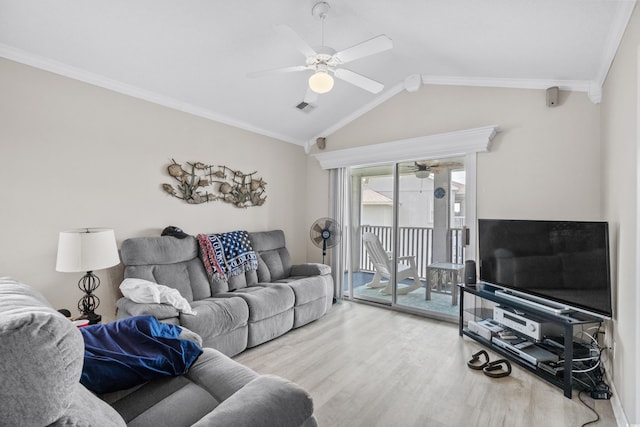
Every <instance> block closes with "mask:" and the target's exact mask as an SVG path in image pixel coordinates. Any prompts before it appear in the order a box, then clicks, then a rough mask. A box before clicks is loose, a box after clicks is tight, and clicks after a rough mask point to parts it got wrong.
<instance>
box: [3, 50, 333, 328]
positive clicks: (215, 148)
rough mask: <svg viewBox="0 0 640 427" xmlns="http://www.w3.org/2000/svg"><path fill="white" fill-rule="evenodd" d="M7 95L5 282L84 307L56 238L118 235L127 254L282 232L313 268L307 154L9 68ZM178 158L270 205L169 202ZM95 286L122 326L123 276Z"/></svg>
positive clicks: (113, 272)
mask: <svg viewBox="0 0 640 427" xmlns="http://www.w3.org/2000/svg"><path fill="white" fill-rule="evenodd" d="M0 94H2V95H1V96H0V158H1V159H2V167H0V182H1V183H2V184H0V200H1V208H0V212H1V213H0V217H1V218H2V234H1V237H0V276H3V275H7V276H11V277H14V278H16V279H18V280H20V281H23V282H26V283H29V284H31V285H33V286H35V287H36V288H38V289H40V290H41V291H42V292H43V293H44V295H45V296H46V297H47V298H48V299H49V300H50V301H51V303H52V304H53V305H54V306H55V307H57V308H61V307H67V308H73V307H75V304H77V301H78V299H79V298H80V296H81V292H80V291H79V290H78V289H77V288H76V283H77V281H78V279H79V278H80V276H81V274H75V273H58V272H56V271H55V259H56V249H57V240H58V232H59V231H61V230H66V229H70V228H77V227H85V226H89V227H92V226H102V227H111V228H114V229H115V232H116V237H117V239H118V244H120V243H121V242H122V240H123V239H125V238H128V237H133V236H143V235H144V236H153V235H159V233H160V231H161V230H162V228H164V227H165V226H166V225H177V226H180V227H182V228H183V229H184V230H185V231H187V232H189V233H194V234H195V233H198V232H222V231H231V230H235V229H246V230H250V231H254V230H268V229H276V228H281V229H283V230H284V231H285V234H286V237H287V243H288V246H289V249H290V250H291V254H292V257H293V259H294V261H305V260H306V250H307V241H308V240H309V237H308V229H309V225H310V223H309V221H308V218H307V212H306V203H305V199H306V194H307V191H306V187H307V180H306V176H307V171H306V169H307V157H306V155H305V153H304V149H303V148H302V147H299V146H295V145H292V144H288V143H284V142H279V141H276V140H273V139H270V138H267V137H263V136H259V135H256V134H253V133H250V132H245V131H242V130H239V129H236V128H233V127H229V126H226V125H222V124H219V123H215V122H212V121H209V120H205V119H201V118H198V117H194V116H191V115H189V114H184V113H181V112H178V111H174V110H171V109H167V108H164V107H160V106H157V105H154V104H150V103H148V102H144V101H140V100H137V99H134V98H131V97H128V96H124V95H120V94H117V93H115V92H111V91H108V90H103V89H100V88H97V87H94V86H91V85H87V84H84V83H81V82H78V81H73V80H70V79H67V78H64V77H60V76H57V75H54V74H51V73H48V72H44V71H41V70H37V69H34V68H30V67H27V66H24V65H20V64H17V63H14V62H10V61H7V60H0ZM172 158H173V159H175V160H176V161H177V162H186V161H201V162H204V163H210V164H215V165H222V164H224V165H227V166H230V167H232V168H234V169H239V170H241V171H244V172H252V171H258V172H259V174H258V175H259V176H261V177H262V178H264V180H265V181H266V182H267V192H266V194H267V201H266V203H265V205H264V206H261V207H252V208H247V209H238V208H235V207H232V206H230V205H226V204H223V203H222V202H216V203H208V204H203V205H188V204H186V203H184V202H182V201H180V200H178V199H175V198H172V197H170V196H168V195H167V194H166V193H164V192H163V191H162V189H161V188H160V185H161V184H162V183H164V182H168V183H171V182H172V181H171V179H170V177H169V176H168V175H167V173H166V167H167V165H168V164H169V162H170V160H171V159H172ZM322 203H323V204H325V206H326V198H325V199H323V200H322ZM325 209H326V208H325ZM97 274H98V275H99V277H100V278H101V279H102V285H101V287H100V288H99V289H98V291H97V295H98V296H99V297H100V298H101V300H102V303H101V306H100V308H99V309H98V310H97V311H98V313H101V314H103V315H104V316H107V317H109V316H111V317H113V313H114V310H115V299H116V294H115V288H116V287H117V285H118V284H119V282H120V280H121V277H120V274H121V271H120V268H113V269H110V270H108V271H99V272H97Z"/></svg>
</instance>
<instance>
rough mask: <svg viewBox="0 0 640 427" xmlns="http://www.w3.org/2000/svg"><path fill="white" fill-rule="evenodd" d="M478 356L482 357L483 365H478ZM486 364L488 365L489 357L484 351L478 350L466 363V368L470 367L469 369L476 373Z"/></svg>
mask: <svg viewBox="0 0 640 427" xmlns="http://www.w3.org/2000/svg"><path fill="white" fill-rule="evenodd" d="M480 356H484V363H480V364H478V361H479V360H480ZM488 364H489V355H488V354H487V352H486V351H484V350H480V351H479V352H477V353H475V354H474V355H472V356H471V360H469V361H468V362H467V366H468V367H470V368H471V369H475V370H476V371H481V370H483V369H484V368H485V367H486V366H487V365H488Z"/></svg>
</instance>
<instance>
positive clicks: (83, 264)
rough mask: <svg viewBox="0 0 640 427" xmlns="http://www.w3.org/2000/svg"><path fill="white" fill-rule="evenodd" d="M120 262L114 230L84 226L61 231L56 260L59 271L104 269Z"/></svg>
mask: <svg viewBox="0 0 640 427" xmlns="http://www.w3.org/2000/svg"><path fill="white" fill-rule="evenodd" d="M119 263H120V257H119V256H118V246H117V245H116V236H115V233H114V232H113V230H111V229H108V228H82V229H78V230H69V231H62V232H60V235H59V237H58V259H57V261H56V270H57V271H62V272H79V271H94V270H102V269H104V268H109V267H113V266H114V265H118V264H119Z"/></svg>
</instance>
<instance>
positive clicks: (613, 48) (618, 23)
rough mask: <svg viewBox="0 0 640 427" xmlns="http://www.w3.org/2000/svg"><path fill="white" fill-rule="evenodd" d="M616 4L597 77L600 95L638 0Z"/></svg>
mask: <svg viewBox="0 0 640 427" xmlns="http://www.w3.org/2000/svg"><path fill="white" fill-rule="evenodd" d="M616 4H617V6H618V9H617V10H616V16H615V18H614V21H613V25H612V26H611V31H610V32H609V37H608V38H607V40H606V41H605V47H604V52H603V54H602V58H601V61H600V70H599V71H598V75H597V77H596V84H597V85H598V86H599V88H600V95H602V86H604V82H605V80H606V79H607V74H609V69H610V68H611V65H612V64H613V59H614V58H615V56H616V52H617V51H618V48H619V47H620V43H621V42H622V37H623V36H624V32H625V30H626V29H627V26H628V25H629V20H630V19H631V15H632V14H633V8H634V7H635V6H636V0H623V1H618V2H617V3H616ZM598 102H600V101H598Z"/></svg>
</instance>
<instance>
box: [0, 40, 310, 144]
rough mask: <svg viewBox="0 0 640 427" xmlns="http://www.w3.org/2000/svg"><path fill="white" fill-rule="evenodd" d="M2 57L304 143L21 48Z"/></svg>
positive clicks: (2, 51)
mask: <svg viewBox="0 0 640 427" xmlns="http://www.w3.org/2000/svg"><path fill="white" fill-rule="evenodd" d="M0 57H2V58H6V59H9V60H11V61H15V62H19V63H21V64H25V65H29V66H31V67H35V68H39V69H42V70H45V71H49V72H51V73H54V74H58V75H61V76H64V77H68V78H71V79H74V80H79V81H82V82H85V83H88V84H91V85H93V86H98V87H101V88H103V89H108V90H112V91H114V92H118V93H120V94H123V95H127V96H131V97H134V98H138V99H142V100H144V101H148V102H151V103H154V104H158V105H161V106H163V107H167V108H171V109H173V110H177V111H182V112H184V113H188V114H192V115H194V116H198V117H202V118H204V119H209V120H213V121H216V122H219V123H223V124H225V125H229V126H233V127H236V128H239V129H242V130H246V131H249V132H253V133H257V134H260V135H264V136H267V137H269V138H274V139H277V140H280V141H284V142H288V143H291V144H295V145H302V146H303V145H304V141H300V140H296V139H292V138H290V137H288V136H286V135H281V134H278V133H274V132H270V131H268V130H266V129H262V128H259V127H256V126H253V125H250V124H248V123H245V122H242V121H239V120H234V119H232V118H230V117H228V116H225V115H222V114H218V113H215V112H213V111H210V110H207V109H205V108H200V107H197V106H195V105H192V104H189V103H186V102H182V101H178V100H177V99H173V98H170V97H167V96H163V95H159V94H157V93H155V92H151V91H147V90H144V89H140V88H139V87H136V86H133V85H129V84H126V83H122V82H119V81H117V80H112V79H109V78H106V77H104V76H101V75H99V74H95V73H92V72H90V71H87V70H83V69H80V68H76V67H72V66H70V65H66V64H63V63H61V62H58V61H54V60H52V59H49V58H45V57H41V56H38V55H33V54H31V53H28V52H25V51H23V50H20V49H16V48H13V47H10V46H7V45H4V44H1V43H0Z"/></svg>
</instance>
